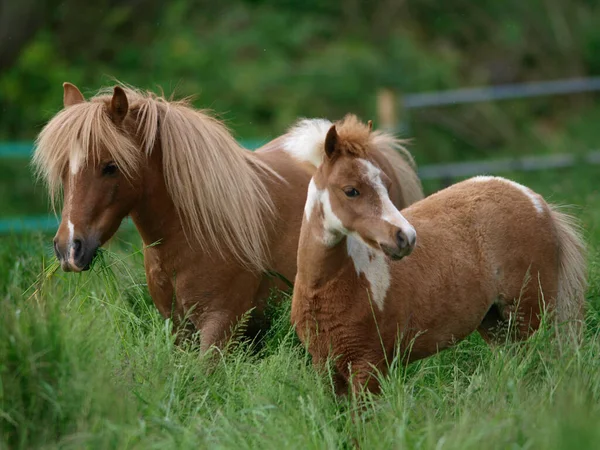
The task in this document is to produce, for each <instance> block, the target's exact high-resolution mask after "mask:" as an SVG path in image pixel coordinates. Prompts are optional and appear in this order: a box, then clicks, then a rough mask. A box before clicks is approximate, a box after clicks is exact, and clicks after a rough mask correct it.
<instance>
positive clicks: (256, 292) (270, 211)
mask: <svg viewBox="0 0 600 450" xmlns="http://www.w3.org/2000/svg"><path fill="white" fill-rule="evenodd" d="M64 106H65V108H64V109H63V110H62V111H60V112H59V113H58V114H57V115H56V116H55V117H54V118H53V119H52V120H51V121H50V122H49V123H48V124H47V125H46V126H45V128H44V129H43V131H42V132H41V134H40V136H39V138H38V140H37V149H36V152H35V155H34V164H35V166H36V167H37V171H38V173H39V174H40V175H41V176H42V177H43V178H44V179H45V180H46V181H47V184H48V186H49V190H50V192H51V195H52V198H53V199H54V197H55V195H56V193H57V192H60V190H61V188H62V191H63V198H64V204H63V210H62V221H61V224H60V226H59V229H58V232H57V234H56V237H55V239H54V248H55V253H56V255H57V257H58V258H59V260H60V261H61V265H62V268H63V269H64V270H65V271H81V270H85V269H86V268H88V267H89V265H90V262H91V261H92V259H93V257H94V255H95V253H96V250H97V249H98V247H99V246H101V245H103V244H104V243H105V242H106V241H107V240H108V239H109V238H110V237H111V236H112V235H113V234H114V233H115V231H116V230H117V229H118V227H119V224H120V223H121V221H122V219H123V218H124V217H126V216H127V215H130V216H131V217H132V219H133V222H134V223H135V225H136V227H137V229H138V231H139V233H140V234H141V236H142V239H143V241H144V244H146V246H147V247H146V248H145V250H144V263H145V268H146V275H147V281H148V288H149V291H150V294H151V296H152V298H153V300H154V302H155V304H156V306H157V308H158V310H159V311H160V313H161V314H162V315H163V316H165V317H171V318H172V319H173V320H174V322H175V323H176V324H179V323H181V320H182V318H184V317H185V318H189V319H190V321H191V323H192V324H193V326H194V328H195V329H196V330H198V331H199V332H200V337H201V347H202V348H203V349H207V348H208V347H209V346H211V345H212V344H220V343H222V342H223V339H224V338H225V337H226V336H227V334H228V332H229V331H230V329H231V327H232V326H233V325H234V324H235V323H236V321H237V320H238V319H239V318H240V317H242V316H243V315H244V314H245V313H246V312H247V311H249V310H250V309H252V308H255V309H256V310H258V311H260V310H261V308H262V307H263V306H264V305H263V303H264V302H263V300H265V299H266V297H268V295H269V292H270V289H271V288H272V287H273V286H280V284H277V283H279V281H278V280H277V278H274V277H273V276H272V275H271V276H269V274H268V273H269V272H277V273H279V274H281V275H283V276H284V277H286V278H287V279H293V278H294V276H295V273H296V250H297V246H298V236H299V232H300V225H301V221H302V210H303V205H304V203H305V199H306V188H307V186H308V182H309V180H310V177H311V175H312V173H313V172H314V166H312V165H310V164H307V163H306V162H304V161H302V158H303V154H302V151H301V149H302V148H304V145H305V143H306V142H314V143H318V142H319V141H321V142H322V141H324V139H325V134H326V132H327V129H328V128H329V125H330V123H329V122H327V121H323V120H316V121H304V122H301V123H300V124H299V125H298V126H297V127H296V128H294V129H292V130H291V132H290V133H289V134H288V135H285V136H283V137H280V138H278V139H277V140H275V141H274V142H271V143H269V144H267V145H266V146H265V147H263V148H262V149H261V150H259V151H257V152H250V151H247V150H245V149H243V148H241V147H240V146H239V145H238V143H237V142H236V141H235V139H234V138H233V137H232V136H231V134H230V133H229V132H228V131H227V129H226V128H225V127H224V126H223V124H222V123H220V122H219V121H217V120H215V119H214V118H212V117H210V116H208V115H207V114H205V113H204V112H202V111H198V110H195V109H193V108H192V107H191V106H190V105H189V104H187V103H186V102H185V101H169V100H167V99H165V98H163V97H160V96H157V95H154V94H152V93H146V92H141V91H139V90H136V89H133V88H129V87H125V86H116V87H115V88H114V89H112V90H108V91H107V90H104V91H102V90H101V91H100V92H99V93H98V94H97V95H96V96H95V97H93V98H91V99H90V100H89V101H86V100H85V99H84V97H83V95H82V94H81V92H80V91H79V89H77V88H76V87H75V86H74V85H72V84H69V83H65V84H64ZM378 136H379V137H378V144H377V147H378V153H377V156H375V157H376V158H379V159H378V160H379V161H380V162H381V163H382V167H385V168H386V169H385V170H386V173H388V174H389V176H390V177H391V178H392V179H393V180H394V189H395V201H396V204H397V206H399V207H402V206H406V205H408V204H410V203H412V202H414V201H416V200H418V199H419V198H421V197H422V191H421V186H420V183H419V180H418V178H417V177H416V175H415V171H414V166H413V165H412V159H411V158H410V157H408V154H407V153H406V152H404V153H403V155H400V154H399V153H398V152H396V150H397V149H399V148H400V143H399V141H397V140H396V139H395V138H393V137H392V136H389V135H386V134H379V135H378ZM299 149H300V150H299ZM151 244H157V245H151ZM256 317H257V320H256V321H255V322H256V324H257V325H258V326H260V325H261V323H260V314H257V316H256ZM188 323H189V322H188Z"/></svg>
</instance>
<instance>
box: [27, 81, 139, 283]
mask: <svg viewBox="0 0 600 450" xmlns="http://www.w3.org/2000/svg"><path fill="white" fill-rule="evenodd" d="M63 87H64V107H65V109H63V110H62V111H61V112H60V113H59V114H58V115H57V116H56V117H54V118H53V119H52V121H50V122H49V123H48V125H47V126H46V127H45V128H44V130H43V131H42V133H41V134H40V137H39V138H38V142H37V150H36V154H35V156H34V163H35V164H36V166H37V168H38V170H39V171H40V172H42V175H43V176H44V178H45V179H46V180H47V182H48V184H49V187H50V193H51V196H52V201H53V202H54V196H55V194H56V193H57V192H58V191H59V190H60V189H61V187H62V192H63V196H64V204H63V210H62V221H61V224H60V226H59V228H58V232H57V233H56V236H55V238H54V251H55V253H56V256H57V258H58V259H59V260H60V262H61V266H62V268H63V270H65V271H76V272H79V271H82V270H86V269H88V268H89V266H90V263H91V262H92V259H93V258H94V256H95V254H96V251H97V250H98V247H100V246H101V245H102V244H104V243H105V242H106V241H107V240H108V239H109V238H110V237H111V236H112V235H113V234H114V233H115V231H116V230H117V229H118V228H119V225H120V223H121V221H122V220H123V218H124V217H125V216H127V215H128V214H129V212H130V211H131V209H132V208H133V205H134V204H135V202H136V201H137V200H138V198H139V196H140V193H141V176H140V171H139V159H140V158H141V156H142V154H141V151H140V150H139V146H138V145H137V144H136V142H134V138H133V137H132V136H133V135H135V133H132V128H133V120H132V119H131V117H130V114H128V113H129V105H128V101H127V96H126V94H125V91H124V90H123V89H122V88H121V87H115V88H114V91H113V94H112V96H110V95H108V96H106V95H105V96H103V97H102V98H98V99H96V101H93V102H87V101H86V100H85V99H84V97H83V95H82V94H81V92H80V91H79V89H77V87H75V86H74V85H72V84H70V83H65V84H64V85H63Z"/></svg>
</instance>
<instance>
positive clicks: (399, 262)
mask: <svg viewBox="0 0 600 450" xmlns="http://www.w3.org/2000/svg"><path fill="white" fill-rule="evenodd" d="M373 149H374V140H373V136H372V134H371V133H370V131H369V128H368V127H367V126H365V125H363V124H360V123H357V122H355V121H345V122H342V123H341V124H339V125H334V126H332V127H331V128H330V130H329V132H328V134H327V138H326V140H325V143H324V146H320V147H317V148H315V149H313V151H315V152H316V153H319V154H323V153H325V155H326V157H325V160H324V162H323V163H322V165H320V167H319V168H318V170H317V171H316V173H315V174H314V177H313V179H312V180H311V182H310V186H309V189H308V197H307V200H306V206H305V210H304V220H303V224H302V230H301V233H300V243H299V250H298V272H297V275H296V283H295V287H294V296H293V300H292V322H293V323H294V325H295V328H296V331H297V333H298V335H299V337H300V339H301V340H302V341H303V342H305V343H307V345H308V349H309V351H310V353H311V354H312V357H313V361H314V362H315V364H316V365H317V366H320V365H322V364H323V363H324V361H325V360H326V359H327V358H328V357H330V356H332V357H334V358H335V369H336V372H335V374H336V383H337V388H338V390H339V392H344V391H346V390H347V389H348V383H351V385H352V388H353V389H354V390H357V389H359V388H362V387H363V386H365V385H366V387H367V388H368V389H370V390H372V391H377V390H378V388H379V384H378V382H377V379H376V377H374V376H373V368H374V367H375V368H378V369H380V370H381V371H383V372H385V370H386V364H385V362H386V361H391V358H393V356H394V352H395V351H399V352H400V353H399V355H400V356H401V357H403V358H404V361H407V362H409V361H414V360H417V359H420V358H424V357H427V356H429V355H432V354H434V353H436V352H437V351H439V350H441V349H444V348H446V347H448V346H450V345H452V344H453V343H455V342H457V341H459V340H461V339H463V338H465V337H466V336H468V335H469V334H471V333H472V332H473V331H475V330H478V331H479V332H480V333H481V335H482V336H483V337H484V339H486V340H487V341H492V340H494V339H495V338H498V337H499V335H498V334H497V333H498V332H500V331H501V330H503V329H505V328H504V327H503V326H502V325H503V324H507V323H508V322H509V321H513V323H514V324H515V328H516V329H515V330H514V332H515V334H516V338H521V339H522V338H526V337H528V336H529V335H530V334H531V333H532V332H533V331H535V330H536V329H538V327H539V326H540V318H541V313H542V310H543V309H544V308H548V309H549V310H553V311H555V313H556V314H555V316H556V318H557V319H558V320H559V321H561V322H564V321H571V320H575V321H577V320H580V319H581V318H582V312H583V303H584V292H585V287H586V279H585V277H586V259H585V256H584V245H583V243H582V241H581V238H580V236H579V235H578V232H577V229H576V228H575V226H574V221H573V219H572V218H570V217H569V216H567V215H565V214H563V213H561V212H558V211H557V210H556V208H555V207H553V206H551V205H549V204H547V203H546V202H545V201H544V199H543V198H542V197H541V196H540V195H538V194H536V193H534V192H533V191H531V190H530V189H528V188H526V187H525V186H522V185H519V184H517V183H514V182H512V181H509V180H506V179H503V178H497V177H476V178H472V179H470V180H467V181H464V182H461V183H458V184H456V185H454V186H452V187H450V188H447V189H445V190H442V191H440V192H438V193H436V194H434V195H431V196H430V197H428V198H426V199H424V200H421V201H419V202H417V203H415V204H414V205H412V206H410V207H409V208H407V209H405V210H403V211H402V213H400V212H399V211H398V209H397V208H396V207H395V206H394V205H393V204H392V202H391V201H390V198H389V194H388V189H389V186H390V180H389V179H388V177H387V176H386V175H385V173H383V172H382V170H381V167H380V166H379V165H378V163H377V161H376V160H375V159H373V158H372V154H373ZM417 242H418V244H417ZM409 255H410V256H409ZM397 344H399V345H397Z"/></svg>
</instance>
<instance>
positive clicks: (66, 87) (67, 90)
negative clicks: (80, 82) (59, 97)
mask: <svg viewBox="0 0 600 450" xmlns="http://www.w3.org/2000/svg"><path fill="white" fill-rule="evenodd" d="M83 102H85V98H83V94H82V93H81V91H80V90H79V89H77V86H75V85H74V84H71V83H69V82H67V81H65V82H64V83H63V105H64V107H65V108H66V107H67V106H73V105H76V104H77V103H83Z"/></svg>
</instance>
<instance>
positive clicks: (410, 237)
mask: <svg viewBox="0 0 600 450" xmlns="http://www.w3.org/2000/svg"><path fill="white" fill-rule="evenodd" d="M394 238H395V239H394V241H395V242H394V244H395V245H383V244H382V245H381V249H382V250H383V252H384V253H385V254H386V255H388V256H389V257H390V258H391V259H393V260H395V261H396V260H399V259H402V258H404V257H405V256H408V255H410V254H411V253H412V251H413V250H414V248H415V245H416V243H417V234H416V232H415V230H414V229H409V230H408V231H406V232H405V231H403V230H398V231H397V232H396V235H395V236H394Z"/></svg>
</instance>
